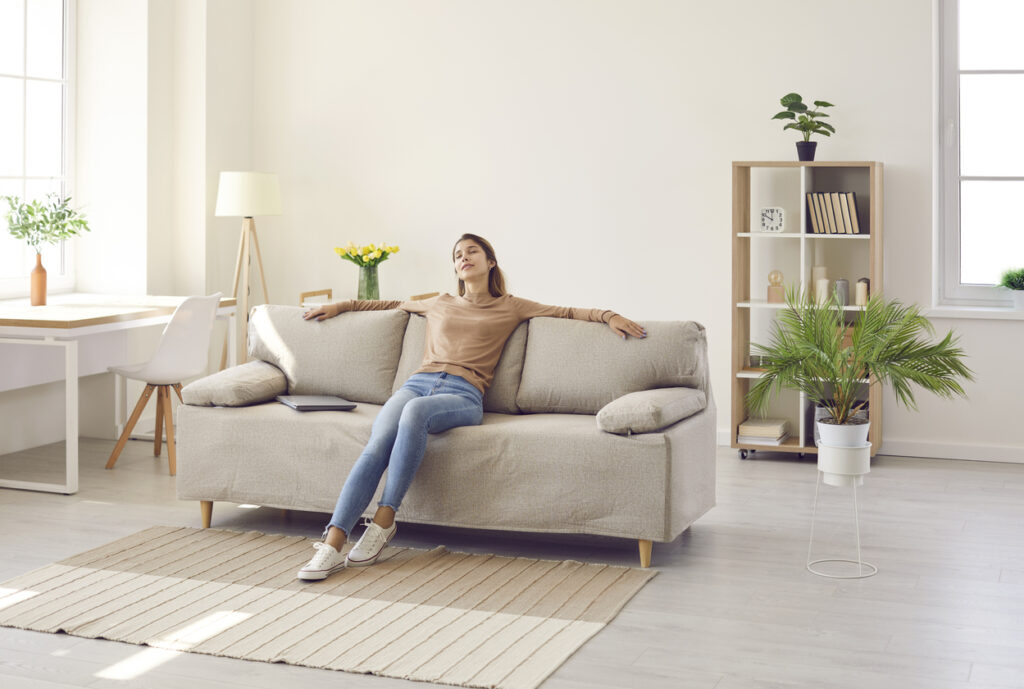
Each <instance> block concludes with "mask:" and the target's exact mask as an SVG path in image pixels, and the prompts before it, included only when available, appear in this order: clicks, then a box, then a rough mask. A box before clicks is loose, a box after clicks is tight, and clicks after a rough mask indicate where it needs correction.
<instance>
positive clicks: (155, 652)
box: [96, 610, 251, 679]
mask: <svg viewBox="0 0 1024 689" xmlns="http://www.w3.org/2000/svg"><path fill="white" fill-rule="evenodd" d="M249 617H251V615H250V614H249V613H244V612H237V611H234V610H218V611H217V612H215V613H213V614H212V615H207V616H206V617H204V618H203V619H201V620H199V621H197V622H194V623H192V624H190V625H187V626H185V627H182V628H181V629H177V630H175V631H173V632H171V633H169V634H166V635H164V636H162V637H160V638H159V639H156V640H154V641H151V642H149V645H150V646H151V648H146V649H143V650H141V651H139V652H138V653H135V654H133V655H131V656H129V657H127V658H125V659H124V660H120V661H118V662H116V663H114V664H113V665H111V666H109V667H105V668H103V669H102V670H100V671H99V672H97V673H96V677H100V678H102V679H134V678H136V677H139V676H140V675H143V674H145V673H147V672H149V671H150V670H152V669H153V668H155V667H158V666H160V665H163V664H164V663H166V662H167V661H168V660H171V659H172V658H175V657H177V656H179V655H181V653H182V652H183V651H187V650H189V649H190V648H193V647H194V646H197V645H198V644H201V643H202V642H204V641H206V640H207V639H211V638H213V637H214V636H216V635H218V634H220V633H221V632H223V631H225V630H226V629H230V628H231V627H233V626H235V625H236V624H238V623H239V622H242V621H243V620H246V619H248V618H249Z"/></svg>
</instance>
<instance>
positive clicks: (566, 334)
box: [516, 318, 708, 414]
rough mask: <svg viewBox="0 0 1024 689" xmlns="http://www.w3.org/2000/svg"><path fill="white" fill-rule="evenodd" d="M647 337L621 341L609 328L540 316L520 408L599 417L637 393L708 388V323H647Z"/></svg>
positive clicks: (534, 321)
mask: <svg viewBox="0 0 1024 689" xmlns="http://www.w3.org/2000/svg"><path fill="white" fill-rule="evenodd" d="M641 325H643V326H644V327H645V328H646V329H647V337H646V338H644V339H642V340H638V339H634V338H632V337H631V338H629V339H628V340H623V339H622V338H621V337H619V336H618V335H616V334H615V333H614V332H612V331H611V330H610V329H609V328H608V326H607V325H603V324H600V323H589V322H586V321H577V320H567V319H561V318H534V319H532V320H531V321H530V337H529V339H528V340H527V343H526V360H525V362H524V364H523V377H522V381H521V382H520V384H519V393H518V394H517V395H516V403H517V404H518V405H519V408H520V409H521V410H522V411H524V412H539V413H551V412H554V413H568V414H596V413H597V412H598V411H599V410H600V409H601V408H602V407H604V406H605V405H606V404H608V403H609V402H611V401H612V400H614V399H616V398H618V397H621V396H623V395H626V394H629V393H631V392H637V391H639V390H649V389H652V388H667V387H689V388H697V389H701V390H704V389H705V387H706V384H707V379H708V372H707V342H706V339H705V336H704V326H702V325H700V324H699V323H694V322H692V321H645V322H643V323H641Z"/></svg>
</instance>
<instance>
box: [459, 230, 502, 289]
mask: <svg viewBox="0 0 1024 689" xmlns="http://www.w3.org/2000/svg"><path fill="white" fill-rule="evenodd" d="M494 265H495V263H494V261H490V260H488V259H487V254H486V253H484V250H483V248H481V247H480V245H479V244H477V243H476V242H474V241H473V240H472V239H463V240H462V241H461V242H459V243H458V244H456V245H455V274H456V275H457V276H458V278H459V279H460V280H463V281H470V280H473V279H477V278H480V277H487V274H488V273H489V272H491V268H493V267H494Z"/></svg>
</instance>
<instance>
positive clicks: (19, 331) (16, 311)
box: [0, 294, 235, 495]
mask: <svg viewBox="0 0 1024 689" xmlns="http://www.w3.org/2000/svg"><path fill="white" fill-rule="evenodd" d="M185 299H186V297H162V296H143V297H139V296H120V295H110V294H55V295H50V296H49V298H48V301H49V303H48V304H46V305H45V306H30V305H29V302H28V300H27V299H14V300H6V301H0V345H17V346H21V347H24V346H32V347H42V348H47V349H53V348H60V349H63V353H64V367H63V371H62V372H61V374H59V375H55V374H54V372H52V371H39V370H34V371H33V370H28V369H30V368H31V367H25V366H20V367H19V366H17V364H16V363H15V362H16V361H17V359H16V357H13V356H11V357H10V358H8V357H4V359H3V360H2V361H4V362H5V363H4V365H2V366H0V390H11V389H16V388H19V387H26V386H28V385H37V384H40V383H45V382H51V381H53V380H60V379H61V378H63V379H64V411H65V429H64V437H65V448H66V450H65V475H64V479H65V480H64V483H42V482H34V481H15V480H9V479H2V478H0V488H19V489H22V490H39V491H45V492H49V493H63V494H65V495H70V494H71V493H75V492H77V491H78V377H79V376H80V375H92V374H94V373H104V372H106V370H107V367H108V366H114V365H118V364H128V363H135V362H129V361H124V348H123V347H121V348H120V351H119V350H118V348H117V347H116V346H114V347H111V346H109V345H110V340H109V338H110V337H111V336H113V334H114V333H119V332H120V333H124V332H125V331H127V330H130V329H133V328H142V327H146V326H152V325H160V324H164V323H167V322H168V321H169V320H170V319H171V315H172V314H173V313H174V309H175V308H177V306H178V305H179V304H180V303H181V302H183V301H184V300H185ZM217 318H226V319H228V321H229V323H228V351H229V352H231V360H230V362H231V365H234V364H235V342H234V340H235V323H234V321H235V300H234V299H233V298H227V299H221V300H220V306H219V307H218V308H217ZM83 343H84V344H85V345H86V347H85V349H86V350H87V355H86V356H84V357H83V356H82V351H81V350H82V349H83V347H81V346H80V345H82V344H83ZM7 361H9V362H11V363H10V365H8V364H7ZM116 390H117V399H116V400H115V409H116V412H115V413H116V414H117V416H118V422H119V423H120V422H121V421H122V419H121V416H123V408H124V384H123V381H122V382H121V383H119V384H118V385H117V387H116Z"/></svg>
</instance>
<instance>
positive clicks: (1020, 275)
mask: <svg viewBox="0 0 1024 689" xmlns="http://www.w3.org/2000/svg"><path fill="white" fill-rule="evenodd" d="M999 286H1000V287H1005V288H1006V289H1012V290H1015V291H1018V292H1019V291H1021V290H1024V268H1011V269H1010V270H1008V271H1006V272H1005V273H1003V277H1002V278H1000V279H999Z"/></svg>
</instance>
